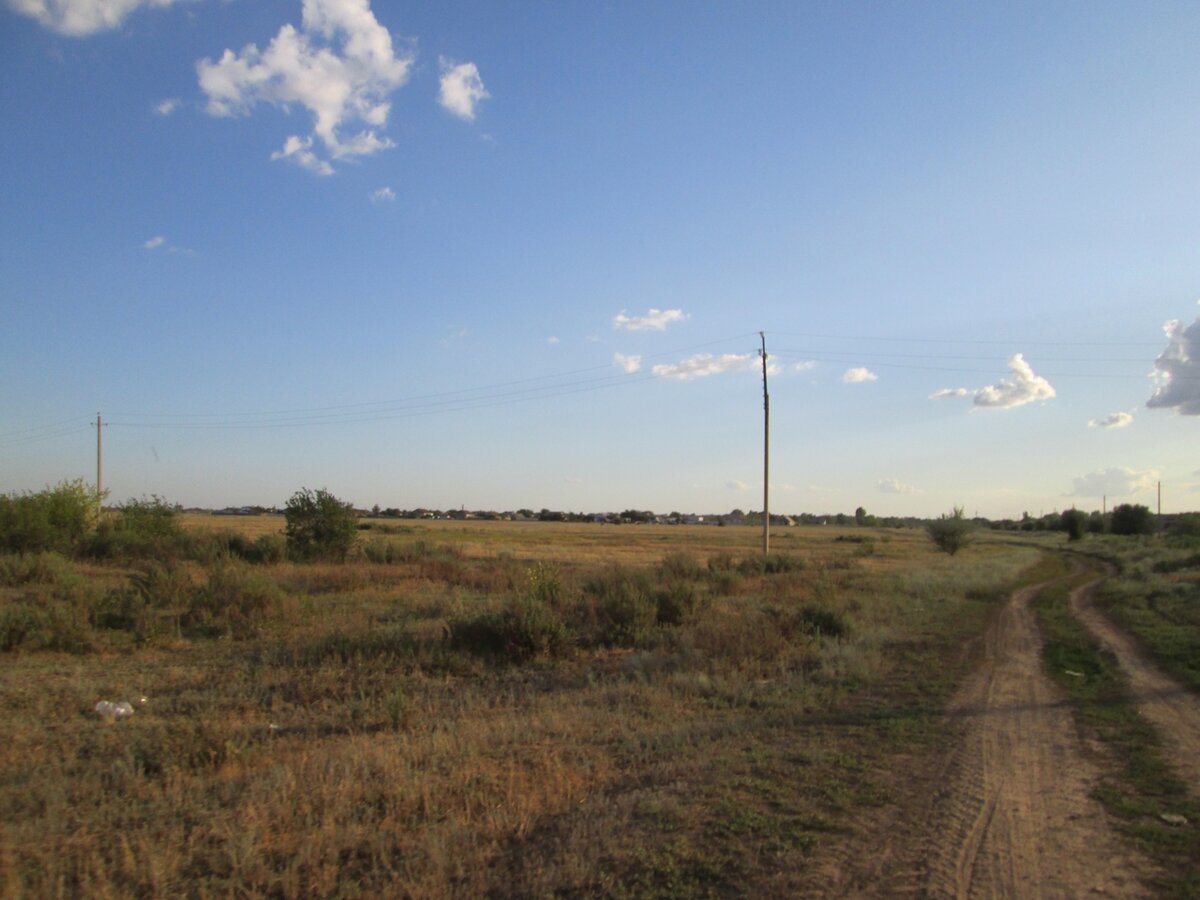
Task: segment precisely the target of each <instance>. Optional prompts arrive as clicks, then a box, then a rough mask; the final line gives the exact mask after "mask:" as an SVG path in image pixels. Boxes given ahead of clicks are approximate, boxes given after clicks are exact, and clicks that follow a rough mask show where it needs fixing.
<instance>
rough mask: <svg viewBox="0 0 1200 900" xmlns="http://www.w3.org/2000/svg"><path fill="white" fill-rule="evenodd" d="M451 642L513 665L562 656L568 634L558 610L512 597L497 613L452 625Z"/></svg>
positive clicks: (532, 599)
mask: <svg viewBox="0 0 1200 900" xmlns="http://www.w3.org/2000/svg"><path fill="white" fill-rule="evenodd" d="M450 635H451V641H452V643H453V645H454V646H455V647H456V648H458V649H461V650H467V651H468V652H472V653H479V654H484V655H488V656H502V657H506V658H508V659H510V660H512V661H513V662H524V661H526V660H530V659H538V658H542V657H556V656H563V655H565V654H566V653H567V652H568V651H569V650H570V648H571V633H570V630H569V629H568V628H567V625H566V622H564V621H563V618H562V616H561V615H560V614H559V613H558V611H557V610H555V609H553V608H551V607H550V606H549V605H548V604H547V603H545V602H544V601H542V600H539V599H537V598H536V597H532V596H521V597H514V598H513V599H512V600H511V601H510V602H509V603H508V605H506V606H505V607H504V608H503V609H502V610H500V611H499V612H485V613H481V614H480V615H477V616H475V617H473V618H470V619H464V620H461V621H458V622H455V623H454V624H453V625H451V627H450Z"/></svg>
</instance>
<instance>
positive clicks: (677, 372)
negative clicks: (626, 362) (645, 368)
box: [650, 353, 758, 381]
mask: <svg viewBox="0 0 1200 900" xmlns="http://www.w3.org/2000/svg"><path fill="white" fill-rule="evenodd" d="M757 364H758V357H757V355H756V354H753V353H725V354H722V355H721V356H713V355H712V354H711V353H697V354H696V355H695V356H691V357H688V358H687V359H685V360H682V361H680V362H677V363H662V364H660V365H657V366H655V367H654V368H653V369H651V370H650V371H651V372H653V373H654V374H655V375H657V376H658V377H659V378H674V379H677V380H679V381H690V380H692V379H693V378H704V377H706V376H708V375H718V374H720V373H721V372H745V371H749V370H753V369H754V368H755V367H756V366H757Z"/></svg>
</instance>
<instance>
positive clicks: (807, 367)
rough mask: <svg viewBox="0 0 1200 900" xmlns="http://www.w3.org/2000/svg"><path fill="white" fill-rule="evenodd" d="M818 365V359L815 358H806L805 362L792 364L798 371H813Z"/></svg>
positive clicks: (793, 368)
mask: <svg viewBox="0 0 1200 900" xmlns="http://www.w3.org/2000/svg"><path fill="white" fill-rule="evenodd" d="M816 367H817V361H816V360H815V359H806V360H804V361H803V362H798V363H796V364H795V365H794V366H792V370H793V371H796V372H811V371H812V370H813V369H815V368H816Z"/></svg>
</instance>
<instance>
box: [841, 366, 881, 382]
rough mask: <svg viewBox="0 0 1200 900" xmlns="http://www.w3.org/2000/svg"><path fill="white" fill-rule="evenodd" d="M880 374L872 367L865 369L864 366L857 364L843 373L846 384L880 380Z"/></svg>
mask: <svg viewBox="0 0 1200 900" xmlns="http://www.w3.org/2000/svg"><path fill="white" fill-rule="evenodd" d="M878 380H879V376H878V375H876V374H875V373H874V372H872V371H871V370H870V369H864V368H863V367H862V366H856V367H855V368H853V369H847V370H846V371H845V372H843V373H842V381H843V382H844V383H845V384H863V383H864V382H867V381H878Z"/></svg>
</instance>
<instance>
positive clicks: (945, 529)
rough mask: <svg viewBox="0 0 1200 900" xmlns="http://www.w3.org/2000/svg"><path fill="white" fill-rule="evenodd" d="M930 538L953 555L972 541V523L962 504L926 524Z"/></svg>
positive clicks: (944, 550)
mask: <svg viewBox="0 0 1200 900" xmlns="http://www.w3.org/2000/svg"><path fill="white" fill-rule="evenodd" d="M926 530H927V531H928V532H929V537H930V539H931V540H932V541H933V542H934V544H936V545H937V548H938V549H939V550H941V551H943V552H945V553H949V554H950V555H951V556H953V555H954V554H955V553H957V552H958V551H959V550H961V549H962V548H963V547H965V546H967V544H969V543H970V541H971V523H970V522H968V521H967V518H966V516H965V515H963V510H962V507H961V506H956V507H954V511H953V512H952V513H951V514H950V515H948V516H946V515H943V516H941V517H940V518H938V519H936V520H935V521H933V522H930V523H929V524H928V525H927V526H926Z"/></svg>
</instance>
